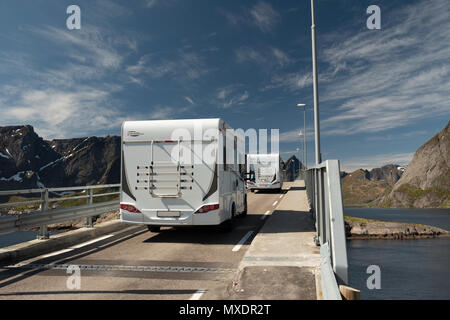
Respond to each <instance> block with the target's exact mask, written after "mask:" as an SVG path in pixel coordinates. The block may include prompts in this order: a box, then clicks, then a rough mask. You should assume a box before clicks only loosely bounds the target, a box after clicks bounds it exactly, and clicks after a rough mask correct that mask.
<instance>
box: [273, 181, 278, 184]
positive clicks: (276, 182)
mask: <svg viewBox="0 0 450 320" xmlns="http://www.w3.org/2000/svg"><path fill="white" fill-rule="evenodd" d="M272 184H280V181H275V182H272Z"/></svg>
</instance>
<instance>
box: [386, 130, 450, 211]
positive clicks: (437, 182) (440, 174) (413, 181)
mask: <svg viewBox="0 0 450 320" xmlns="http://www.w3.org/2000/svg"><path fill="white" fill-rule="evenodd" d="M377 203H378V205H380V206H388V207H414V208H435V207H445V208H450V122H449V123H447V126H446V127H445V128H444V129H443V130H442V131H441V132H439V133H437V134H436V135H435V136H434V137H433V138H431V139H430V140H429V141H428V142H426V143H425V144H424V145H423V146H421V147H420V148H419V149H418V150H417V151H416V153H415V154H414V157H413V159H412V160H411V162H410V164H409V165H408V167H407V168H406V170H405V172H404V174H403V175H402V177H401V178H400V179H399V180H398V181H397V183H396V184H395V185H394V187H393V188H392V191H390V192H389V194H387V195H384V196H382V197H380V198H379V199H378V200H377Z"/></svg>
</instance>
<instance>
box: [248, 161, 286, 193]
mask: <svg viewBox="0 0 450 320" xmlns="http://www.w3.org/2000/svg"><path fill="white" fill-rule="evenodd" d="M280 168H281V157H280V155H279V154H275V153H274V154H248V155H247V173H248V177H247V178H248V180H247V189H249V190H250V191H251V192H253V191H255V190H264V189H266V190H267V189H276V190H278V191H281V188H282V187H283V177H282V174H281V170H280Z"/></svg>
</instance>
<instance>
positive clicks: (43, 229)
mask: <svg viewBox="0 0 450 320" xmlns="http://www.w3.org/2000/svg"><path fill="white" fill-rule="evenodd" d="M41 200H42V204H41V211H42V212H44V211H47V210H48V189H45V190H44V191H43V192H42V193H41ZM37 238H38V239H39V240H45V239H48V238H49V234H48V228H47V225H46V224H45V225H41V226H40V227H39V234H38V236H37Z"/></svg>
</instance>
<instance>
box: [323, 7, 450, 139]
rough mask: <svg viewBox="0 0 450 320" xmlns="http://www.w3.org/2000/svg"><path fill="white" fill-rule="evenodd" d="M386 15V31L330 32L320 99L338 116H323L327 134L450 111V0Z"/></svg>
mask: <svg viewBox="0 0 450 320" xmlns="http://www.w3.org/2000/svg"><path fill="white" fill-rule="evenodd" d="M385 17H386V18H384V21H386V22H385V23H384V25H383V26H382V30H381V31H376V32H373V30H365V31H362V32H360V33H358V34H356V35H348V33H347V34H346V35H343V32H342V31H339V32H336V33H334V34H332V35H330V36H328V37H327V38H328V40H327V42H328V43H327V44H326V46H327V47H329V49H326V50H324V52H323V56H322V57H321V59H323V60H324V61H325V62H327V63H328V65H329V67H328V70H325V72H324V73H325V74H326V77H325V82H326V84H327V85H326V86H322V87H321V88H322V89H320V88H319V89H320V92H321V96H320V101H321V102H326V103H327V104H328V105H333V109H334V113H335V115H333V116H331V117H328V118H327V119H324V120H322V121H321V123H322V129H323V131H324V134H327V135H336V134H341V135H348V134H356V133H361V132H364V133H375V132H380V131H384V130H388V129H393V128H398V127H401V126H407V125H411V124H414V123H416V122H417V121H422V120H423V119H424V118H428V117H440V116H441V117H448V116H449V115H450V108H449V103H448V101H450V90H449V88H450V67H449V66H448V57H449V56H450V47H449V46H448V43H450V20H449V19H448V2H447V1H446V0H437V1H423V2H420V3H418V4H414V5H408V6H406V7H403V8H402V9H399V10H396V11H392V12H389V13H386V16H385ZM343 39H344V40H343ZM320 77H321V74H319V78H320ZM322 79H323V77H322ZM321 82H322V83H323V81H321Z"/></svg>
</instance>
